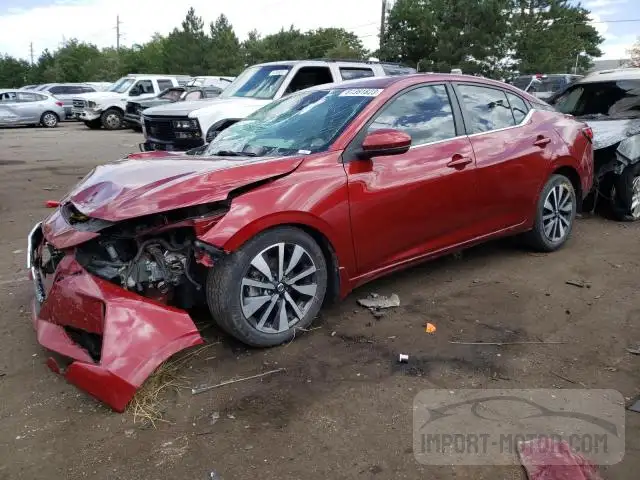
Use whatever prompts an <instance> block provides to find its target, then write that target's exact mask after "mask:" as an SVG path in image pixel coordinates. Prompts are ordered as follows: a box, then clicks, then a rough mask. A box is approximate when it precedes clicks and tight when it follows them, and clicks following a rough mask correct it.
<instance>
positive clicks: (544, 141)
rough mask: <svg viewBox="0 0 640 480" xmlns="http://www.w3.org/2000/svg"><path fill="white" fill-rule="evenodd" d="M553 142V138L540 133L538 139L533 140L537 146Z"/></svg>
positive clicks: (542, 146)
mask: <svg viewBox="0 0 640 480" xmlns="http://www.w3.org/2000/svg"><path fill="white" fill-rule="evenodd" d="M550 143H551V139H550V138H549V137H543V136H542V135H538V139H537V140H536V141H535V142H533V144H534V145H535V146H536V147H541V148H544V147H546V146H547V145H549V144H550Z"/></svg>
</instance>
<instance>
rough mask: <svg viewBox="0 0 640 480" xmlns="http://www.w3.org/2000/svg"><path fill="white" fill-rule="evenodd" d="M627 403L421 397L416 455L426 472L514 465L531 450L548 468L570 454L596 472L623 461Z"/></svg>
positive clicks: (557, 394) (466, 393) (489, 394)
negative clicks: (438, 467) (596, 468)
mask: <svg viewBox="0 0 640 480" xmlns="http://www.w3.org/2000/svg"><path fill="white" fill-rule="evenodd" d="M624 433H625V411H624V397H623V396H622V394H621V393H620V392H618V391H616V390H597V389H566V390H565V389H525V390H514V389H509V390H484V389H461V390H440V389H434V390H422V391H421V392H420V393H418V395H416V397H415V398H414V402H413V452H414V455H415V458H416V460H417V461H418V463H421V464H424V465H517V464H520V458H519V455H520V456H523V455H525V454H526V453H523V452H527V451H531V450H532V449H535V452H536V455H534V456H533V458H534V459H536V458H537V459H539V461H544V463H545V464H546V465H552V464H558V465H563V464H566V460H567V452H574V453H577V454H579V455H581V456H583V457H584V458H585V459H586V460H588V461H589V462H591V463H593V464H595V465H613V464H615V463H618V462H620V461H621V460H622V458H623V457H624V450H625V436H624Z"/></svg>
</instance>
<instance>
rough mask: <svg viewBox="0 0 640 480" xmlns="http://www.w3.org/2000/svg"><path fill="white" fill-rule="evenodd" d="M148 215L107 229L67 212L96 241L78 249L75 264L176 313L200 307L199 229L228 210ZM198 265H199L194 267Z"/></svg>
mask: <svg viewBox="0 0 640 480" xmlns="http://www.w3.org/2000/svg"><path fill="white" fill-rule="evenodd" d="M206 207H207V206H205V209H204V210H203V208H202V207H197V208H193V209H185V211H183V212H171V213H170V214H155V215H150V216H149V217H148V218H145V219H136V221H135V222H133V223H131V224H129V223H128V222H121V223H118V224H110V223H109V222H105V221H103V220H98V219H91V218H89V217H85V216H84V215H83V214H81V213H79V212H78V211H77V210H76V209H75V208H74V207H73V206H66V208H67V210H69V211H68V212H67V217H68V218H69V221H70V222H72V223H73V224H74V227H75V228H78V224H83V227H84V228H88V229H97V230H98V231H99V232H100V236H99V237H97V238H95V239H93V240H90V241H88V242H85V243H83V244H81V245H79V246H78V247H76V252H75V256H76V260H77V261H78V263H80V265H82V266H83V267H84V268H85V269H86V270H87V271H88V272H89V273H92V274H93V275H96V276H98V277H100V278H103V279H105V280H108V281H110V282H112V283H114V284H116V285H118V286H120V287H122V288H124V289H126V290H130V291H133V292H136V293H138V294H140V295H143V296H145V297H147V298H151V299H153V300H156V301H159V302H162V303H165V304H169V305H172V306H175V307H179V308H184V309H186V308H191V307H193V306H195V305H197V304H199V303H202V302H204V292H203V290H204V289H203V285H204V284H205V278H206V267H205V266H204V265H208V266H210V263H211V261H210V260H209V261H208V262H207V261H203V260H202V256H203V254H204V255H206V254H207V253H206V252H204V251H203V249H202V244H201V242H198V241H197V239H196V228H197V225H202V224H203V223H204V224H206V225H205V226H209V227H210V226H211V225H213V224H214V223H215V219H216V218H219V217H220V216H221V215H220V214H223V213H224V212H225V211H226V209H224V208H220V206H211V207H209V208H206ZM198 262H200V263H198Z"/></svg>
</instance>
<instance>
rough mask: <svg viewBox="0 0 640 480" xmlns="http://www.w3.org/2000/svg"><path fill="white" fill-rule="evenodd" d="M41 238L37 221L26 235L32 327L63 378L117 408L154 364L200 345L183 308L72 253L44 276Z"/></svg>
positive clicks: (119, 408) (133, 392) (125, 404)
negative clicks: (109, 277) (85, 264)
mask: <svg viewBox="0 0 640 480" xmlns="http://www.w3.org/2000/svg"><path fill="white" fill-rule="evenodd" d="M41 240H42V231H41V230H40V227H39V225H38V226H36V228H34V230H33V231H32V232H31V234H30V236H29V258H28V267H29V268H30V272H31V275H32V277H33V280H34V287H35V289H36V298H35V300H34V302H33V308H32V320H33V326H34V328H35V331H36V335H37V339H38V343H40V345H42V346H43V347H45V348H46V349H48V350H50V351H52V352H56V353H57V354H59V355H61V356H62V357H63V361H62V362H59V361H58V360H56V359H54V358H53V357H52V358H49V359H48V360H47V365H48V366H49V367H50V368H51V369H52V370H53V371H54V372H56V373H60V374H61V375H63V376H64V377H65V378H66V380H67V381H68V382H69V383H71V384H73V385H75V386H76V387H78V388H80V389H82V390H85V391H86V392H87V393H89V394H90V395H92V396H93V397H95V398H97V399H98V400H100V401H102V402H104V403H106V404H107V405H109V406H110V407H111V408H112V409H113V410H115V411H117V412H122V411H124V409H125V408H126V406H127V404H128V403H129V401H130V400H131V399H132V398H133V395H134V394H135V392H136V390H137V389H138V388H140V386H141V385H142V384H143V383H144V381H145V380H146V379H147V377H148V376H149V375H151V373H153V371H154V370H155V369H156V368H157V367H158V366H159V365H160V364H161V363H162V362H164V361H165V360H167V359H168V358H169V357H171V356H172V355H174V354H175V353H177V352H179V351H181V350H183V349H185V348H189V347H192V346H195V345H199V344H202V343H203V340H202V337H201V336H200V333H199V332H198V329H197V327H196V326H195V324H194V323H193V321H192V320H191V318H190V317H189V315H188V314H187V313H186V312H185V311H183V310H180V309H177V308H172V307H168V306H166V305H163V304H161V303H158V302H155V301H152V300H149V299H147V298H145V297H142V296H140V295H137V294H135V293H131V292H129V291H127V290H124V289H122V288H120V287H118V286H117V285H114V284H112V283H110V282H108V281H106V280H103V279H101V278H98V277H95V276H93V275H91V274H90V273H88V272H87V271H86V270H84V269H83V268H82V266H81V265H80V264H78V263H77V262H76V260H75V258H74V256H73V254H72V253H69V254H67V255H66V256H65V257H64V258H62V260H61V261H60V262H59V264H58V266H57V268H56V270H55V273H54V274H52V275H49V276H48V277H51V278H45V277H44V276H43V274H42V271H41V269H40V268H41V266H40V259H39V255H40V253H39V247H40V242H41ZM45 285H46V286H45ZM47 289H48V291H46V293H45V290H47Z"/></svg>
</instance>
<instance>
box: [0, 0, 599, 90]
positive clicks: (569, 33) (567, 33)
mask: <svg viewBox="0 0 640 480" xmlns="http://www.w3.org/2000/svg"><path fill="white" fill-rule="evenodd" d="M588 15H589V11H588V10H586V9H585V8H583V7H582V6H580V5H574V4H572V3H571V2H570V1H569V0H396V1H395V2H394V4H393V6H392V7H391V9H390V10H389V12H388V14H387V17H386V22H385V28H384V31H383V33H382V41H381V49H380V50H376V51H367V49H365V48H364V46H363V43H362V41H361V40H360V38H359V37H358V36H357V35H356V34H355V33H353V32H349V31H347V30H345V29H342V28H320V29H316V30H310V31H307V32H302V31H300V30H299V29H297V28H295V27H294V26H291V27H290V28H288V29H282V30H280V31H279V32H277V33H275V34H271V35H265V36H262V35H261V34H260V33H259V32H258V31H255V30H254V31H252V32H250V33H249V34H248V36H247V38H246V39H245V40H244V41H240V39H239V38H238V36H237V35H236V33H235V31H234V29H233V26H232V25H231V24H230V22H229V20H228V19H227V17H226V16H224V15H220V16H219V17H218V19H217V20H216V21H215V22H212V23H210V24H209V25H208V26H207V27H205V24H204V22H203V20H202V18H201V17H199V16H198V15H197V14H196V12H195V10H194V9H193V8H190V9H189V11H188V12H187V15H186V17H185V19H184V20H183V21H182V24H181V25H180V27H176V28H175V29H174V30H173V31H172V32H171V33H169V34H168V35H166V36H163V35H160V34H156V35H154V36H153V38H151V39H150V40H149V41H148V42H147V43H144V44H142V45H133V46H132V47H121V48H120V49H119V50H116V49H114V48H104V49H99V48H98V47H96V46H95V45H93V44H91V43H86V42H81V41H78V40H75V39H74V40H71V41H69V42H67V43H66V44H65V45H64V46H62V47H61V48H59V49H57V50H55V51H49V50H44V51H43V52H42V54H41V55H40V57H39V58H38V59H37V61H36V62H34V64H33V65H30V64H29V63H28V62H27V61H25V60H22V59H17V58H13V57H10V56H7V55H0V86H2V87H10V86H11V87H16V86H21V85H25V84H33V83H49V82H82V81H110V80H115V79H117V78H118V77H120V76H122V75H125V74H127V73H132V72H136V73H171V74H189V75H237V74H238V73H240V72H241V71H242V70H243V69H244V68H245V67H246V66H248V65H252V64H256V63H261V62H267V61H277V60H299V59H311V58H352V59H366V58H368V57H369V56H374V57H377V58H380V59H381V60H385V61H393V62H398V63H402V64H405V65H408V66H413V67H416V68H418V70H419V71H434V72H448V71H450V70H451V69H452V68H461V69H462V70H463V72H465V73H470V74H480V75H484V76H488V77H493V78H504V77H506V76H509V75H510V74H513V73H515V72H523V73H537V72H544V73H559V72H571V71H573V69H574V68H575V63H576V61H577V63H578V70H579V71H584V70H585V69H587V68H588V67H589V66H590V65H591V60H590V59H591V58H593V57H598V56H600V55H601V52H600V49H599V48H598V46H599V44H600V43H601V42H602V41H603V39H602V38H601V37H600V35H599V34H598V32H597V30H596V29H595V28H594V27H593V26H592V25H590V24H589V23H588V22H589V18H588ZM582 53H586V55H582Z"/></svg>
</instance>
